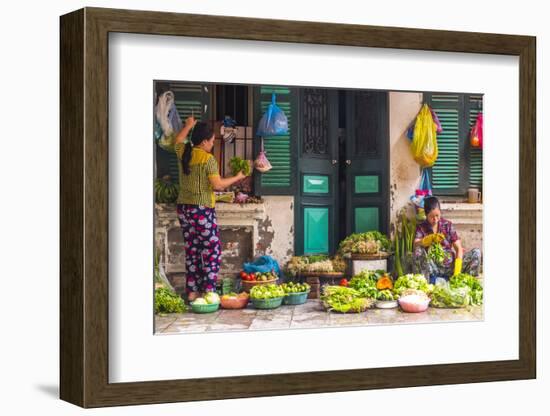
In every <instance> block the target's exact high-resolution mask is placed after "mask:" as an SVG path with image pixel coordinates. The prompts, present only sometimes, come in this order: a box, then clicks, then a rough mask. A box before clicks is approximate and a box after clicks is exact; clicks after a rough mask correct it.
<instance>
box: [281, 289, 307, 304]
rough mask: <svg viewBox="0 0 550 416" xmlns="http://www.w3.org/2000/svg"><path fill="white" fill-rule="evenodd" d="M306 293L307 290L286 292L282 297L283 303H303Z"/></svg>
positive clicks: (305, 299)
mask: <svg viewBox="0 0 550 416" xmlns="http://www.w3.org/2000/svg"><path fill="white" fill-rule="evenodd" d="M308 294H309V290H308V291H307V292H295V293H287V294H286V295H285V297H284V299H283V304H285V305H301V304H303V303H306V301H307V295H308Z"/></svg>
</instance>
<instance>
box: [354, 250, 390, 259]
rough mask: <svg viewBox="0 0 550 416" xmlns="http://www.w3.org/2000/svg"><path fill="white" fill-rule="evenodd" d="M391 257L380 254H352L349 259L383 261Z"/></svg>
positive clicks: (386, 254)
mask: <svg viewBox="0 0 550 416" xmlns="http://www.w3.org/2000/svg"><path fill="white" fill-rule="evenodd" d="M388 257H390V255H389V254H388V253H384V252H380V253H378V254H355V253H354V254H352V255H351V256H350V257H349V258H351V259H352V260H383V259H387V258H388Z"/></svg>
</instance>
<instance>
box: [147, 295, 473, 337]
mask: <svg viewBox="0 0 550 416" xmlns="http://www.w3.org/2000/svg"><path fill="white" fill-rule="evenodd" d="M482 320H483V307H482V306H476V307H468V308H462V309H437V308H428V310H427V311H426V312H421V313H405V312H402V311H401V310H399V309H369V310H367V311H366V312H363V313H349V314H341V313H335V312H330V313H329V312H326V311H325V310H324V309H323V307H322V305H321V302H320V301H319V300H308V301H307V302H306V303H305V304H303V305H295V306H290V305H289V306H281V307H280V308H277V309H273V310H258V309H254V308H253V307H252V306H251V305H249V306H248V307H247V308H246V309H239V310H224V309H220V310H218V311H217V312H214V313H208V314H195V313H193V312H186V313H181V314H168V315H164V316H159V315H156V316H155V334H163V335H164V334H183V333H185V334H186V333H202V332H225V331H254V330H270V329H301V328H324V327H338V326H365V325H388V324H413V323H434V322H457V321H482Z"/></svg>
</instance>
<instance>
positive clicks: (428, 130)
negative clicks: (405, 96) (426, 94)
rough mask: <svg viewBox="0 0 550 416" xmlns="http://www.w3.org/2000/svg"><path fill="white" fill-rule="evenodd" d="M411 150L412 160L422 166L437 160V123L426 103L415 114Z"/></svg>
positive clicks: (424, 166)
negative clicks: (416, 114)
mask: <svg viewBox="0 0 550 416" xmlns="http://www.w3.org/2000/svg"><path fill="white" fill-rule="evenodd" d="M411 151H412V154H413V158H414V160H415V161H416V162H417V163H418V164H419V165H420V166H422V167H423V168H428V167H431V166H433V164H434V163H435V161H436V160H437V154H438V150H437V125H436V123H435V122H434V121H433V118H432V114H431V111H430V107H428V105H427V104H424V105H423V106H422V109H421V110H420V112H419V113H418V116H416V123H415V125H414V137H413V141H412V143H411Z"/></svg>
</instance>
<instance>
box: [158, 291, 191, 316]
mask: <svg viewBox="0 0 550 416" xmlns="http://www.w3.org/2000/svg"><path fill="white" fill-rule="evenodd" d="M185 310H186V308H185V304H184V303H183V299H182V298H181V297H179V296H178V295H177V294H176V293H175V292H173V291H171V290H170V289H168V288H166V287H159V288H157V289H155V313H182V312H185Z"/></svg>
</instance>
